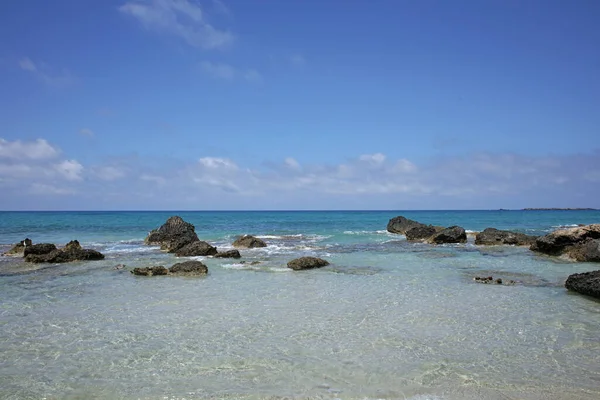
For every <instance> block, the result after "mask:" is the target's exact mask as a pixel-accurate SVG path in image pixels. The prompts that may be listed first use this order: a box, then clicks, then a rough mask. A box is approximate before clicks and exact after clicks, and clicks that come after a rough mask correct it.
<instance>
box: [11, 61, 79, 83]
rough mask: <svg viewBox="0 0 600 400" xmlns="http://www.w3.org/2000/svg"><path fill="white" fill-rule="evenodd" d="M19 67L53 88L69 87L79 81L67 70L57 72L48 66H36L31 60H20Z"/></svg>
mask: <svg viewBox="0 0 600 400" xmlns="http://www.w3.org/2000/svg"><path fill="white" fill-rule="evenodd" d="M19 67H20V68H21V69H22V70H23V71H27V72H29V73H30V74H32V75H33V76H35V77H36V78H37V79H38V80H40V81H42V82H43V83H44V84H46V85H48V86H52V87H57V88H59V87H67V86H70V85H72V84H74V83H75V82H76V81H77V79H76V78H75V77H74V76H73V75H72V74H71V73H70V72H69V71H67V70H66V69H63V70H62V71H56V70H54V69H52V68H50V67H49V66H48V65H46V64H43V63H42V64H39V63H38V64H36V63H34V62H33V61H32V60H31V59H30V58H28V57H25V58H22V59H21V60H19Z"/></svg>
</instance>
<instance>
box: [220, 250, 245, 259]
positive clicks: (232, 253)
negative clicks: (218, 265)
mask: <svg viewBox="0 0 600 400" xmlns="http://www.w3.org/2000/svg"><path fill="white" fill-rule="evenodd" d="M214 257H215V258H241V257H242V255H241V254H240V252H239V250H227V251H223V252H219V253H217V254H215V255H214Z"/></svg>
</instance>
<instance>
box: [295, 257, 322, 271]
mask: <svg viewBox="0 0 600 400" xmlns="http://www.w3.org/2000/svg"><path fill="white" fill-rule="evenodd" d="M326 265H329V262H327V261H325V260H323V259H322V258H317V257H300V258H296V259H295V260H292V261H290V262H288V263H287V266H288V268H291V269H293V270H294V271H299V270H303V269H311V268H321V267H324V266H326Z"/></svg>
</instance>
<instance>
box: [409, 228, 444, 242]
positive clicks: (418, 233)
mask: <svg viewBox="0 0 600 400" xmlns="http://www.w3.org/2000/svg"><path fill="white" fill-rule="evenodd" d="M443 229H444V228H443V227H441V226H433V225H420V226H414V227H412V228H410V229H408V230H407V231H406V232H405V233H404V234H405V235H406V240H424V239H427V238H429V237H431V236H433V235H435V234H436V233H438V232H440V231H442V230H443Z"/></svg>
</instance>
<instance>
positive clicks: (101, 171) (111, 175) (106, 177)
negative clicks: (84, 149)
mask: <svg viewBox="0 0 600 400" xmlns="http://www.w3.org/2000/svg"><path fill="white" fill-rule="evenodd" d="M94 174H95V175H96V176H97V177H98V178H99V179H101V180H103V181H115V180H117V179H121V178H123V177H125V175H126V174H125V171H123V170H122V169H120V168H117V167H113V166H106V167H100V168H97V169H96V170H95V171H94Z"/></svg>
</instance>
